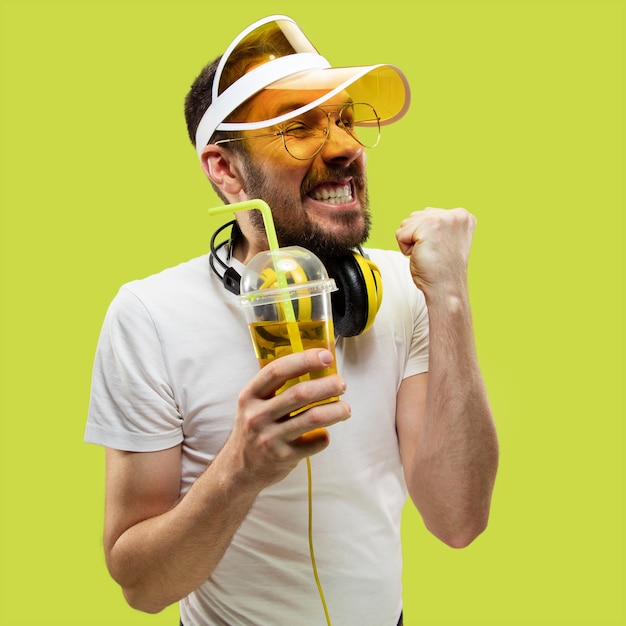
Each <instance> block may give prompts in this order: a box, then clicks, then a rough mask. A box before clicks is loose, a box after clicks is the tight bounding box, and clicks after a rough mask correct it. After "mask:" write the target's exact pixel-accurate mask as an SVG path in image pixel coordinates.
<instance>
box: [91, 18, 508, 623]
mask: <svg viewBox="0 0 626 626" xmlns="http://www.w3.org/2000/svg"><path fill="white" fill-rule="evenodd" d="M408 99H409V92H408V86H407V84H406V79H405V77H404V76H403V74H402V73H401V72H400V71H399V70H398V69H397V68H395V67H393V66H385V65H379V66H371V67H366V68H330V67H329V64H328V63H327V61H326V60H325V59H323V57H321V56H320V55H319V54H318V53H317V51H316V50H315V48H313V46H312V45H311V44H310V42H308V40H307V39H306V37H305V36H304V34H303V33H302V31H301V30H300V29H299V27H298V26H297V25H296V24H295V23H294V22H293V21H291V20H290V19H289V18H286V17H284V16H271V17H269V18H266V19H264V20H260V21H259V22H257V23H255V24H253V25H252V26H250V27H249V28H248V29H246V30H245V31H243V33H241V35H239V36H238V37H237V38H236V39H235V40H234V42H233V44H231V46H230V47H229V49H228V50H227V51H226V53H225V54H224V55H223V56H222V57H221V58H220V59H218V60H216V61H215V62H214V63H213V64H211V65H209V66H207V67H206V68H205V69H204V70H203V72H202V73H201V74H200V76H199V77H198V78H197V79H196V81H195V83H194V85H193V86H192V88H191V91H190V93H189V94H188V96H187V100H186V116H187V122H188V126H189V131H190V136H191V138H192V141H193V142H194V143H195V145H196V149H197V151H198V155H199V158H200V162H201V165H202V168H203V171H204V172H205V174H206V176H207V177H208V179H209V180H210V181H211V183H212V185H213V186H214V188H215V189H216V191H217V192H218V194H219V195H220V197H221V198H222V199H223V200H224V201H225V202H226V203H228V204H232V203H237V202H241V201H245V200H248V199H251V198H262V199H263V200H265V201H266V202H267V203H268V204H269V206H270V207H271V209H272V213H273V218H274V221H275V224H276V230H277V234H278V238H279V242H280V244H281V246H286V245H296V244H297V245H302V246H304V247H307V248H309V249H310V250H312V251H313V252H314V253H316V254H318V255H319V256H320V257H321V258H322V259H323V260H324V261H325V262H328V263H329V264H331V265H332V264H333V263H337V262H339V264H340V265H342V264H344V261H345V262H347V263H349V259H350V258H351V257H352V251H353V250H354V249H356V248H357V247H358V246H359V245H360V244H361V243H363V242H364V241H365V240H366V239H367V236H368V232H369V221H370V219H369V212H368V206H367V190H366V182H365V150H366V146H367V145H375V144H376V143H377V142H378V131H379V125H380V124H385V123H390V122H393V121H395V120H397V119H399V118H400V117H401V116H402V115H403V114H404V112H405V111H406V108H407V107H408ZM368 133H369V134H368ZM473 229H474V219H473V217H472V216H471V215H469V214H468V213H467V212H466V211H464V210H461V209H456V210H451V211H447V210H440V209H426V210H424V211H421V212H415V213H412V214H411V215H410V216H409V217H407V219H405V220H404V221H403V222H402V224H401V226H400V228H399V229H398V231H397V233H396V236H397V240H398V244H399V247H400V251H401V252H402V254H400V253H398V252H390V251H380V250H368V251H367V253H368V254H369V256H370V257H371V261H372V262H373V263H375V264H376V265H377V266H378V268H379V270H380V274H381V276H382V283H383V285H384V289H385V298H384V300H383V302H382V304H380V309H379V311H378V313H377V314H376V319H375V321H372V320H371V319H369V320H367V321H366V322H365V324H360V325H359V328H358V329H356V330H354V331H353V329H352V330H349V331H348V332H345V333H344V335H343V336H341V335H339V336H337V341H336V361H337V363H336V364H337V368H338V372H339V374H338V375H331V376H326V377H323V378H312V379H310V380H306V381H305V382H299V383H298V384H296V385H294V386H292V387H290V388H289V389H288V390H286V391H283V392H282V393H280V394H276V391H277V390H278V389H280V388H281V387H282V386H283V385H284V384H285V382H286V381H287V380H290V379H293V378H298V377H300V376H302V375H304V374H307V373H312V372H318V371H321V370H323V369H324V368H326V367H327V366H328V365H329V364H330V363H331V362H332V359H333V354H332V353H331V352H329V351H327V350H321V349H312V350H305V351H303V352H299V353H296V354H292V355H288V356H284V357H281V358H278V359H275V360H274V361H272V362H271V363H270V364H268V365H267V366H265V367H264V368H263V369H261V370H259V369H258V365H257V362H256V359H255V356H254V352H253V349H252V345H251V342H250V338H249V334H248V331H247V328H246V322H245V319H244V317H243V312H242V310H241V307H240V305H239V299H238V298H237V296H236V295H235V294H234V293H230V291H235V292H236V291H237V288H236V282H237V281H236V278H235V279H233V276H235V277H236V276H237V274H240V273H241V271H242V269H243V267H244V266H245V264H246V263H247V262H248V261H249V260H250V259H251V258H252V257H253V256H254V255H255V254H256V253H257V252H260V251H262V250H265V249H267V247H268V243H267V237H266V235H265V231H264V229H263V226H262V221H261V219H260V217H259V215H258V214H257V213H256V212H245V213H237V223H236V225H235V226H234V227H233V234H232V236H231V239H230V241H229V242H227V245H226V246H221V247H219V249H218V250H216V251H214V254H212V255H210V258H209V256H207V257H202V258H200V259H194V260H192V261H190V262H188V263H184V264H182V265H180V266H178V267H176V268H172V269H169V270H166V271H165V272H162V273H161V274H157V275H155V276H152V277H149V278H147V279H144V280H141V281H135V282H133V283H130V284H129V285H126V286H125V287H123V288H122V289H121V290H120V292H119V294H118V295H117V296H116V298H115V300H114V301H113V303H112V304H111V307H110V309H109V311H108V313H107V317H106V320H105V323H104V326H103V330H102V335H101V338H100V341H99V344H98V350H97V355H96V364H95V368H94V379H93V388H92V401H91V407H90V416H89V421H88V426H87V434H86V440H87V441H90V442H93V443H98V444H101V445H104V446H106V448H107V454H106V466H107V468H106V480H107V486H106V516H105V536H104V543H105V552H106V558H107V564H108V567H109V570H110V572H111V575H112V576H113V578H114V579H115V580H116V581H117V582H118V583H119V584H120V585H121V587H122V589H123V592H124V594H125V597H126V599H127V601H128V602H129V604H131V606H133V607H135V608H138V609H141V610H143V611H147V612H157V611H160V610H162V609H163V608H164V607H166V606H168V605H169V604H171V603H173V602H176V601H179V602H180V611H181V623H182V624H184V625H185V626H199V625H202V624H228V625H231V626H233V625H238V624H257V625H269V624H281V625H282V624H323V623H328V624H330V623H331V621H332V623H333V624H335V625H336V626H338V625H349V626H352V625H358V626H367V625H371V626H386V625H389V626H395V625H396V624H400V623H402V617H401V615H402V595H401V594H402V589H401V546H400V539H399V537H400V528H399V527H400V518H401V513H402V507H403V505H404V501H405V499H406V495H407V492H408V494H409V495H410V496H411V498H412V500H413V502H414V503H415V505H416V506H417V508H418V509H419V511H420V513H421V515H422V517H423V519H424V522H425V524H426V526H427V527H428V528H429V529H430V531H431V532H432V533H434V534H435V535H436V536H437V537H439V538H440V539H441V540H442V541H444V542H445V543H447V544H449V545H450V546H452V547H456V548H460V547H463V546H466V545H467V544H469V543H470V542H471V541H472V540H473V539H474V538H475V537H476V536H477V535H478V534H479V533H481V532H482V531H483V530H484V528H485V527H486V524H487V518H488V513H489V507H490V499H491V493H492V489H493V484H494V480H495V473H496V466H497V457H498V451H497V441H496V434H495V429H494V425H493V420H492V416H491V412H490V409H489V404H488V400H487V397H486V393H485V389H484V385H483V381H482V378H481V375H480V371H479V367H478V364H477V361H476V355H475V350H474V341H473V334H472V328H471V320H470V310H469V304H468V298H467V288H466V280H465V278H466V266H467V259H468V255H469V249H470V243H471V238H472V232H473ZM346 255H347V257H346ZM403 255H404V256H403ZM346 258H347V259H348V261H346ZM407 258H408V260H407ZM211 268H213V270H214V271H212V269H211ZM216 274H219V277H218V276H216ZM224 274H227V276H226V278H224V276H223V275H224ZM222 281H224V283H222ZM340 282H341V281H340ZM224 285H226V286H227V287H228V289H224ZM365 289H366V291H367V289H368V288H365ZM357 291H358V289H357ZM367 295H368V297H369V296H372V297H374V296H373V294H367ZM377 306H378V305H377ZM362 308H363V307H362V306H360V305H356V306H351V305H350V304H348V306H347V310H351V309H354V311H352V314H353V315H354V316H359V315H360V314H361V313H362V311H361V309H362ZM363 327H366V328H367V330H366V332H362V330H363ZM429 327H430V329H429ZM333 397H340V398H341V399H340V400H338V401H335V402H329V403H321V404H317V405H316V406H315V407H314V408H311V409H308V410H306V411H303V412H301V413H298V414H297V415H296V416H295V417H291V418H288V416H289V415H290V414H291V413H292V412H294V411H296V410H297V409H300V408H302V407H304V406H306V405H309V404H311V403H313V402H317V401H323V400H325V399H328V398H333ZM314 429H321V430H316V433H317V435H316V436H313V437H307V438H303V437H302V435H303V434H305V433H307V432H309V431H312V430H314ZM304 459H310V463H311V466H312V474H313V486H312V488H311V494H312V514H313V517H314V520H315V521H314V524H313V527H312V530H311V526H310V523H309V520H308V508H307V475H306V469H305V468H304V465H305V463H303V460H304ZM309 530H311V532H312V535H314V543H315V555H313V553H312V551H311V550H310V547H311V546H310V545H309V543H308V541H307V533H308V532H309ZM312 565H313V566H314V567H315V566H316V569H317V572H318V574H319V580H318V583H317V584H316V580H315V578H314V573H313V571H312ZM320 600H322V601H321V602H320Z"/></svg>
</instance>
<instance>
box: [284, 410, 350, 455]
mask: <svg viewBox="0 0 626 626" xmlns="http://www.w3.org/2000/svg"><path fill="white" fill-rule="evenodd" d="M351 415H352V410H351V408H350V405H349V404H347V403H346V402H343V401H341V400H337V401H335V402H330V403H326V404H318V405H316V406H314V407H311V408H310V409H307V410H306V411H304V412H302V413H298V415H296V416H294V417H290V418H288V419H287V420H285V421H284V422H282V423H281V425H280V426H281V428H282V433H283V437H284V438H285V440H286V441H288V442H290V443H294V444H296V445H303V444H306V443H310V442H313V441H316V442H318V441H319V440H323V441H324V442H326V443H327V442H328V441H329V435H328V431H327V430H326V428H327V427H329V426H332V425H333V424H337V423H339V422H343V421H345V420H347V419H348V418H350V416H351Z"/></svg>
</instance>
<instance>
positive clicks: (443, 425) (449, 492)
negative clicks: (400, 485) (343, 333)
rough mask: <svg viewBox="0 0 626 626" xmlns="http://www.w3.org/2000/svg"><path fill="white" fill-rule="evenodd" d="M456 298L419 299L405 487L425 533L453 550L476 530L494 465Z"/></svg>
mask: <svg viewBox="0 0 626 626" xmlns="http://www.w3.org/2000/svg"><path fill="white" fill-rule="evenodd" d="M459 294H461V295H458V294H455V293H450V292H448V293H445V294H440V293H435V294H430V295H427V303H428V309H429V321H430V359H429V374H428V392H427V398H426V409H425V419H424V423H423V427H422V429H421V431H420V436H419V438H418V441H417V449H416V453H415V457H414V462H413V468H412V476H411V480H410V488H411V495H412V498H413V500H414V501H415V503H416V505H417V506H418V508H419V510H420V512H421V513H422V516H423V518H424V521H425V523H426V525H427V526H428V527H429V529H430V530H431V532H433V534H435V535H436V536H438V537H439V538H440V539H442V540H443V541H445V542H446V543H448V544H449V545H451V546H453V547H463V546H465V545H467V544H469V543H470V542H471V541H472V540H473V539H474V538H475V537H476V536H477V535H478V534H480V533H481V532H482V531H483V530H484V528H485V526H486V524H487V519H488V514H489V506H490V501H491V493H492V490H493V485H494V480H495V474H496V469H497V464H498V443H497V437H496V432H495V427H494V423H493V418H492V414H491V409H490V407H489V402H488V399H487V394H486V391H485V387H484V383H483V379H482V376H481V373H480V369H479V367H478V362H477V358H476V352H475V346H474V337H473V330H472V324H471V313H470V308H469V303H468V300H467V297H466V295H465V292H464V290H459Z"/></svg>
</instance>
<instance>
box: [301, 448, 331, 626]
mask: <svg viewBox="0 0 626 626" xmlns="http://www.w3.org/2000/svg"><path fill="white" fill-rule="evenodd" d="M306 471H307V481H308V486H309V552H310V553H311V565H312V566H313V575H314V576H315V584H316V585H317V590H318V592H319V594H320V600H321V601H322V606H323V607H324V615H326V623H327V624H328V626H332V624H331V623H330V615H329V613H328V607H327V606H326V599H325V598H324V590H323V589H322V583H321V582H320V577H319V576H318V574H317V563H316V562H315V551H314V550H313V488H312V487H313V485H312V483H313V481H312V479H311V459H310V458H309V457H307V458H306Z"/></svg>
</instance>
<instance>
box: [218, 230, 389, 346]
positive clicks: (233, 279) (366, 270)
mask: <svg viewBox="0 0 626 626" xmlns="http://www.w3.org/2000/svg"><path fill="white" fill-rule="evenodd" d="M228 227H231V232H230V238H229V239H227V240H225V241H222V242H221V243H219V244H216V243H215V240H216V239H217V237H218V235H219V234H220V233H221V232H222V231H223V230H225V229H226V228H228ZM241 236H242V233H241V230H240V229H239V225H238V224H237V220H233V221H231V222H228V223H226V224H224V225H222V226H220V227H219V228H218V229H217V230H216V231H215V232H214V233H213V236H212V237H211V243H210V246H211V254H210V255H209V264H210V266H211V269H212V270H213V272H214V273H215V274H216V275H217V276H218V277H219V279H220V280H221V281H222V283H223V285H224V287H225V288H226V289H227V290H228V291H230V292H231V293H234V294H235V295H239V293H240V282H241V276H240V275H239V273H238V272H237V270H235V269H234V268H233V267H231V266H230V264H229V263H225V262H224V261H223V260H222V259H221V258H220V257H219V255H218V254H217V250H218V248H221V247H222V246H224V245H225V246H227V254H228V256H227V261H229V260H230V257H231V253H232V249H233V244H234V242H235V241H236V239H237V238H238V237H241ZM216 262H217V264H218V265H219V266H221V269H222V271H221V272H220V271H219V269H218V268H217V267H216V265H215V263H216ZM324 265H325V266H326V270H327V272H328V275H329V276H330V277H331V278H333V279H334V280H335V283H336V284H337V287H338V290H337V291H335V292H333V293H332V294H331V299H332V309H333V325H334V328H335V333H336V334H337V335H340V336H341V337H354V336H355V335H359V334H361V333H364V332H365V331H366V330H367V329H368V328H369V327H370V326H371V325H372V324H373V323H374V318H375V316H376V313H377V312H378V309H379V308H380V304H381V302H382V297H383V291H382V281H381V277H380V271H379V269H378V268H377V267H376V265H375V264H374V263H372V262H371V261H370V260H369V259H368V258H367V257H366V256H365V254H364V253H363V251H362V250H361V248H360V247H359V249H358V252H347V253H346V254H344V255H342V256H340V257H336V258H332V259H327V260H324Z"/></svg>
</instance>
